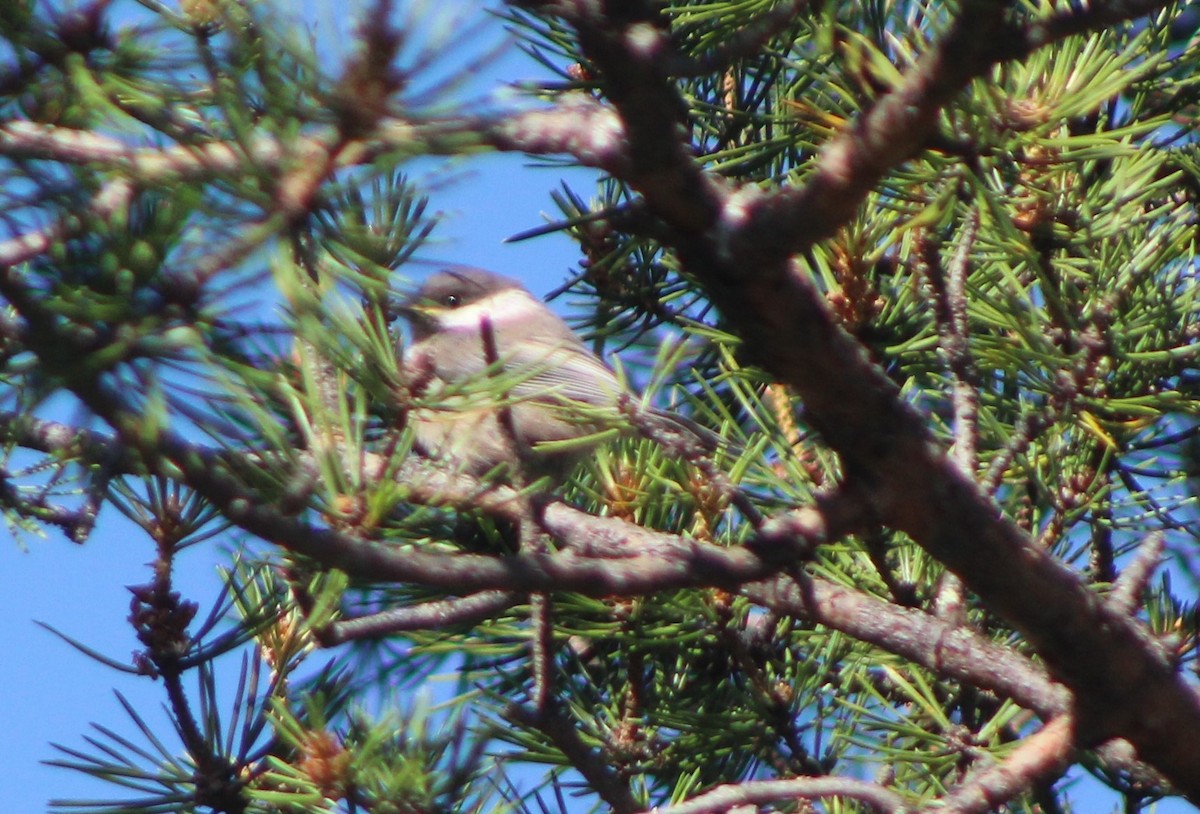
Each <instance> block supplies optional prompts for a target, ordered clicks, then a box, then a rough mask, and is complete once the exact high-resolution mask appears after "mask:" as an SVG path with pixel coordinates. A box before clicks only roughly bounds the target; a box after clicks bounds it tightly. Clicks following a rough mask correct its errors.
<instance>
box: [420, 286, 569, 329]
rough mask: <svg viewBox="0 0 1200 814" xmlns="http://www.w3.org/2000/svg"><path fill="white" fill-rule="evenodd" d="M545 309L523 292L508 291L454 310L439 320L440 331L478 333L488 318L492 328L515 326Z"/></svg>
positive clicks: (440, 316) (444, 314)
mask: <svg viewBox="0 0 1200 814" xmlns="http://www.w3.org/2000/svg"><path fill="white" fill-rule="evenodd" d="M543 308H545V306H544V305H542V304H541V303H540V302H538V301H537V300H535V299H534V298H533V297H532V296H530V295H529V294H527V293H526V292H524V291H518V290H516V289H510V290H508V291H502V292H500V293H499V294H494V295H492V296H490V297H486V298H484V299H482V300H480V301H479V302H473V303H471V304H470V305H464V306H463V307H462V308H455V309H453V310H450V311H446V312H445V313H443V314H441V315H439V316H438V322H439V323H440V325H441V327H442V329H443V330H449V331H461V330H470V331H477V330H479V326H480V325H481V324H482V323H483V319H484V317H487V318H488V319H489V320H490V321H491V323H492V327H494V328H497V329H498V328H501V327H504V326H506V325H517V324H520V323H522V322H525V321H526V320H529V319H532V318H534V317H536V316H537V315H538V314H539V313H540V312H541V311H542V309H543Z"/></svg>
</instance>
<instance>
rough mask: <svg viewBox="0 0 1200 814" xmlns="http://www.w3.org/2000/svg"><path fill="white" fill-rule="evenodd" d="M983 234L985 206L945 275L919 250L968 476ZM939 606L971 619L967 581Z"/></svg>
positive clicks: (940, 611)
mask: <svg viewBox="0 0 1200 814" xmlns="http://www.w3.org/2000/svg"><path fill="white" fill-rule="evenodd" d="M978 233H979V208H978V207H975V208H973V209H972V210H971V216H970V217H969V218H968V220H967V222H966V225H965V227H964V230H963V234H962V237H961V239H960V240H959V244H958V249H957V250H956V251H955V253H954V258H953V260H952V261H951V263H950V270H949V274H948V275H946V274H943V272H942V268H941V259H940V257H939V255H938V247H937V246H936V245H934V244H930V243H926V244H925V245H924V246H923V247H922V248H923V249H924V250H923V251H921V252H919V253H918V254H919V267H920V270H921V271H923V272H924V275H925V279H926V281H927V282H928V284H929V287H930V288H931V289H933V292H934V317H935V320H936V322H937V329H938V337H939V339H940V342H941V348H942V353H943V354H945V357H946V364H947V367H948V368H949V370H950V377H951V380H952V385H951V391H950V392H951V395H950V398H951V409H952V410H953V415H954V445H953V456H954V463H955V464H956V465H957V466H958V468H959V470H960V471H961V472H962V473H963V474H964V475H965V476H967V477H968V478H974V477H975V469H976V467H977V466H978V463H979V462H978V459H977V453H976V447H977V442H978V435H979V426H978V422H979V390H978V375H977V372H976V370H975V364H974V361H973V359H972V358H971V346H970V323H969V320H968V317H967V276H968V273H969V271H970V265H971V251H972V249H973V248H974V246H975V238H976V236H977V235H978ZM933 606H934V609H935V612H936V613H937V615H938V616H940V617H942V618H944V619H947V620H950V621H953V622H954V623H955V624H963V623H964V622H965V621H966V615H967V611H966V588H965V587H964V586H963V583H962V580H961V579H959V578H958V577H957V576H955V575H954V574H952V573H949V572H947V573H945V574H943V575H942V578H941V579H940V580H939V582H938V586H937V594H936V596H935V597H934V600H933Z"/></svg>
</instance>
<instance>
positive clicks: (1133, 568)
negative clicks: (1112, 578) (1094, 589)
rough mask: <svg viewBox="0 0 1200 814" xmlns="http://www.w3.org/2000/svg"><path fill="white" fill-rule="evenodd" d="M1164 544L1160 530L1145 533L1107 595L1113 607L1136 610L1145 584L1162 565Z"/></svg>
mask: <svg viewBox="0 0 1200 814" xmlns="http://www.w3.org/2000/svg"><path fill="white" fill-rule="evenodd" d="M1165 546H1166V536H1165V535H1164V534H1163V533H1162V532H1161V531H1155V532H1151V533H1150V534H1147V535H1146V539H1144V540H1142V543H1141V545H1139V546H1138V549H1137V554H1136V555H1134V558H1133V559H1132V560H1131V561H1130V563H1129V565H1127V566H1125V569H1124V570H1123V571H1121V575H1120V576H1119V577H1117V582H1116V584H1115V585H1113V589H1112V592H1111V593H1110V594H1109V595H1108V601H1109V603H1110V604H1111V605H1112V606H1113V607H1114V608H1117V609H1118V610H1120V611H1122V612H1123V613H1129V614H1132V613H1134V612H1136V611H1137V609H1138V608H1139V607H1140V606H1141V604H1142V595H1143V594H1144V593H1145V591H1146V586H1147V585H1149V584H1150V580H1151V579H1152V578H1153V577H1154V572H1155V571H1157V570H1158V567H1159V566H1160V565H1162V555H1163V548H1164V547H1165Z"/></svg>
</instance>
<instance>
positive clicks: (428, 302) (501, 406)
mask: <svg viewBox="0 0 1200 814" xmlns="http://www.w3.org/2000/svg"><path fill="white" fill-rule="evenodd" d="M398 311H399V313H400V316H402V317H404V318H405V320H406V321H407V322H408V324H409V326H410V333H411V341H410V342H409V343H407V344H406V345H405V346H404V347H403V350H402V364H401V370H402V375H403V377H404V380H405V384H406V386H407V388H408V390H409V392H410V393H411V394H415V395H416V396H417V398H416V400H415V402H414V406H413V408H412V409H410V410H409V412H408V424H409V426H410V427H411V428H412V430H413V439H414V446H415V448H416V449H417V451H418V452H419V453H421V454H422V455H424V456H426V457H429V458H432V459H436V460H440V461H442V462H443V463H445V464H447V465H449V466H450V467H451V468H453V469H455V470H457V471H461V472H465V473H466V474H469V475H472V476H475V477H483V476H484V475H486V474H488V473H491V472H493V471H494V470H496V469H497V468H498V467H504V468H506V469H508V470H509V471H516V472H519V473H523V474H524V475H526V476H529V477H541V476H543V475H557V476H560V477H562V476H564V473H565V472H566V471H567V470H569V468H570V467H571V466H572V465H573V464H574V463H575V462H576V461H577V459H578V458H579V457H580V456H581V455H582V454H584V453H585V452H587V451H588V450H589V449H592V448H594V447H595V446H596V445H597V444H599V443H601V442H602V441H603V440H604V438H605V437H607V436H606V432H605V431H606V430H612V429H621V428H623V427H624V426H628V425H629V418H628V414H629V412H630V411H631V410H640V411H642V414H643V415H644V416H646V418H647V422H646V423H647V425H648V426H651V427H653V428H655V430H656V431H657V432H661V433H663V434H664V435H670V436H671V437H679V435H680V434H681V433H682V434H683V435H685V436H687V437H689V438H694V439H696V440H698V441H699V442H700V443H701V444H702V446H704V447H707V446H709V445H711V443H712V442H713V441H712V438H711V437H710V436H712V433H710V432H708V431H707V430H704V429H703V428H699V427H698V426H696V425H694V423H693V422H691V421H689V420H687V419H684V418H682V417H680V416H676V415H675V414H673V413H667V412H664V411H660V410H657V409H653V408H645V407H641V406H640V405H638V402H637V400H636V399H634V398H632V397H631V396H632V394H630V392H629V391H628V390H627V388H626V387H625V386H624V384H623V383H622V382H621V381H620V379H618V377H617V375H616V374H615V373H614V372H613V370H612V369H611V368H610V367H609V366H608V365H606V364H605V363H604V362H603V361H601V360H600V359H599V358H598V357H597V356H596V355H595V354H594V353H592V352H591V350H590V349H589V348H588V347H587V345H585V344H584V343H583V340H582V339H580V337H579V336H578V335H577V334H576V333H575V332H574V331H573V330H571V328H570V327H569V326H568V325H567V324H566V322H564V321H563V320H562V318H561V317H559V316H558V315H557V314H555V313H554V312H553V311H552V310H550V308H549V307H547V306H546V304H545V303H543V302H542V301H541V300H540V299H538V298H537V297H536V296H534V295H533V294H532V293H531V292H530V291H529V290H528V289H527V288H525V286H524V285H522V284H521V283H520V282H519V281H517V280H515V279H513V278H511V277H506V276H503V275H501V274H496V273H494V272H491V271H486V270H484V269H478V268H471V267H455V268H448V269H444V270H441V271H439V272H437V273H435V274H433V275H432V276H430V277H429V278H428V279H427V280H426V281H425V283H424V284H423V285H421V286H420V288H419V289H418V290H417V291H416V292H415V293H414V294H413V295H411V296H410V297H409V298H407V299H406V300H405V301H404V302H403V303H402V304H400V306H399V308H398ZM488 377H493V378H494V381H493V382H492V383H489V384H486V385H484V386H478V385H479V384H480V383H482V382H485V381H486V380H487V378H488ZM472 385H475V386H472ZM657 432H655V434H657ZM611 434H612V433H608V434H607V435H608V436H611Z"/></svg>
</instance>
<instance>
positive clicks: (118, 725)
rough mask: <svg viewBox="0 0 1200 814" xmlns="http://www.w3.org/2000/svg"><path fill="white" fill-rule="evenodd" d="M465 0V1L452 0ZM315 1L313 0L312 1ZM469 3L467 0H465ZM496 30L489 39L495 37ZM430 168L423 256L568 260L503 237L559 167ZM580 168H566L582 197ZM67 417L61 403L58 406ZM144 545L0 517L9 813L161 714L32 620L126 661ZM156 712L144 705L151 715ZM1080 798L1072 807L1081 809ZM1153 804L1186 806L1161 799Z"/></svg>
mask: <svg viewBox="0 0 1200 814" xmlns="http://www.w3.org/2000/svg"><path fill="white" fill-rule="evenodd" d="M461 2H463V3H465V0H461ZM318 5H319V4H318ZM465 5H467V6H468V7H472V6H474V4H470V3H465ZM333 8H335V7H334V6H333V5H332V4H330V5H329V6H326V7H325V8H324V9H321V10H320V11H318V12H317V13H315V14H314V15H313V16H312V17H311V19H313V20H314V21H315V23H314V25H315V26H316V28H315V29H314V30H315V31H316V32H318V34H321V32H324V31H328V30H329V26H330V25H332V24H331V23H330V22H329V20H328V19H327V18H328V17H331V16H334V12H332V11H331V9H333ZM493 25H494V28H495V31H496V33H495V34H494V35H492V36H493V37H494V38H493V39H492V40H489V41H492V42H494V41H496V39H495V38H496V37H500V36H501V34H500V31H499V25H498V23H496V24H493ZM545 73H546V72H545V70H544V69H543V68H541V67H540V66H538V65H537V64H536V63H534V62H532V61H531V60H528V59H527V58H525V57H524V56H523V55H521V54H520V53H519V52H517V51H516V50H515V49H508V50H507V51H505V53H504V55H503V56H502V58H500V59H499V60H497V61H496V62H494V63H492V64H490V65H489V66H488V67H487V69H486V71H483V72H481V73H480V74H479V75H478V77H477V81H476V82H475V83H474V87H475V88H476V89H483V88H489V87H493V86H495V85H496V84H498V83H500V82H501V81H502V80H512V79H515V78H532V77H538V76H544V75H545ZM423 174H424V175H425V176H426V177H427V178H429V179H430V180H437V179H440V178H442V177H443V176H449V177H451V178H453V180H452V181H451V182H450V183H439V184H438V185H437V189H436V191H435V192H434V193H433V194H432V196H431V202H430V209H431V210H434V211H441V212H442V213H443V214H444V216H445V221H444V223H443V224H442V225H441V226H440V227H439V228H438V230H437V231H436V232H435V238H436V241H435V243H434V244H433V245H432V246H430V247H429V248H428V249H427V250H426V251H424V252H423V253H422V256H423V257H426V258H429V259H431V260H432V259H436V260H444V261H447V262H453V263H466V264H471V265H478V266H484V267H487V268H491V269H493V270H496V271H499V272H502V273H504V274H507V275H510V276H514V277H517V278H520V279H522V280H524V281H525V282H526V283H527V284H528V285H529V287H530V288H531V289H532V290H534V291H536V292H539V293H541V292H545V291H547V290H548V289H550V288H552V287H554V286H556V285H558V284H559V283H560V282H562V280H563V279H564V278H565V277H567V276H568V275H569V274H570V273H571V272H572V270H573V269H574V268H575V263H576V261H577V260H578V255H577V253H576V252H575V251H574V250H573V247H572V245H571V244H570V242H569V241H567V240H566V239H565V238H562V237H557V236H554V237H543V238H538V239H536V240H531V241H526V242H522V243H516V244H505V243H504V240H505V238H507V237H509V236H511V235H513V234H516V233H518V232H521V231H524V230H526V229H529V228H531V227H533V226H537V225H539V224H541V223H542V222H543V217H542V213H551V214H553V213H554V211H555V210H554V207H553V204H552V203H551V201H550V198H549V195H548V192H549V191H550V190H552V189H554V188H556V187H557V186H558V184H559V182H560V179H561V178H563V177H564V172H563V171H561V170H558V169H553V170H548V169H542V168H531V167H530V166H528V159H526V158H524V157H522V156H515V155H509V156H484V157H478V158H473V159H471V160H469V161H466V162H462V161H460V162H453V163H450V162H427V161H423V162H419V163H418V164H416V165H415V167H414V175H415V176H416V178H417V180H418V181H420V179H421V176H422V175H423ZM590 177H591V176H590V174H589V173H587V172H583V171H577V172H573V173H571V174H570V178H571V182H572V185H573V186H574V188H575V189H576V190H578V191H580V192H581V193H582V194H583V195H584V196H585V197H586V196H588V194H589V193H590V191H591V187H590V181H589V179H590ZM63 418H64V419H69V418H70V416H63ZM152 558H153V550H152V548H151V546H150V543H149V541H148V540H147V539H146V538H145V537H144V535H142V534H140V533H139V532H138V531H137V530H136V529H133V528H132V527H131V526H130V524H129V523H128V522H126V521H124V519H123V518H121V517H120V516H119V515H118V514H117V513H116V512H115V511H112V510H111V509H110V510H107V511H106V514H105V516H102V519H101V522H100V524H99V526H98V527H97V529H96V531H95V533H94V534H93V536H92V538H91V539H90V540H89V541H88V542H87V544H86V545H83V546H79V545H75V544H73V543H70V542H68V541H66V540H65V538H63V537H62V536H61V535H59V534H57V533H56V532H51V533H50V536H49V537H48V538H46V539H38V538H36V537H25V538H22V540H21V542H20V544H18V543H17V542H16V541H15V540H12V539H10V535H8V534H7V533H6V532H4V531H3V530H0V618H3V619H4V620H5V623H4V624H3V625H0V652H3V653H5V654H6V661H7V663H6V664H5V667H4V669H3V670H0V697H3V698H4V699H5V701H6V704H5V707H6V719H5V723H6V726H5V736H4V737H3V738H0V765H3V766H5V772H4V773H3V774H2V775H0V800H3V801H4V809H5V811H8V812H14V813H15V814H23V813H24V812H40V811H44V810H45V797H46V791H47V790H48V789H50V790H52V791H51V793H52V795H53V796H55V797H93V796H98V797H102V798H107V797H110V796H111V795H112V794H113V791H114V790H113V788H112V787H109V786H106V785H105V784H101V783H97V782H94V781H92V780H90V779H88V778H86V777H83V776H81V775H78V774H75V773H72V772H66V771H63V770H60V769H55V768H50V767H46V766H44V765H42V764H41V763H40V761H42V760H45V759H48V758H52V757H54V756H55V752H54V751H53V749H52V748H51V747H50V745H49V744H50V743H51V742H58V743H61V744H64V745H67V746H71V747H77V748H83V747H85V744H84V741H83V739H82V738H83V736H84V735H85V734H87V732H88V729H89V724H90V723H91V722H95V723H98V724H101V725H104V726H107V727H112V728H114V729H116V730H117V731H118V732H122V733H127V734H128V733H130V731H131V730H130V724H129V722H128V718H127V717H126V715H125V713H124V711H123V710H122V709H121V706H120V704H119V703H118V701H117V699H116V698H115V696H114V694H113V691H114V689H115V690H118V691H120V692H121V693H123V694H125V695H126V696H127V697H128V698H130V699H131V700H132V701H133V703H134V705H135V706H136V707H137V708H138V709H139V711H140V712H142V713H143V714H144V715H146V716H147V717H148V719H149V721H150V723H151V725H152V726H155V725H158V728H159V729H160V730H161V729H162V726H161V724H162V723H163V722H164V721H165V715H163V713H162V711H161V706H162V703H163V696H162V691H161V686H160V685H158V684H155V683H153V682H150V681H148V680H146V679H144V678H135V677H132V676H128V675H122V674H119V673H116V672H114V671H113V670H111V669H108V668H106V667H103V666H101V665H99V664H97V663H95V662H93V661H92V660H90V659H89V658H87V657H86V656H84V655H82V654H80V653H79V652H77V651H76V650H74V649H73V648H72V647H70V646H69V645H68V644H66V643H65V642H63V641H62V640H60V639H58V638H57V637H55V636H54V635H53V634H51V633H50V632H48V631H46V630H45V629H43V628H41V627H39V626H38V625H36V624H35V620H37V621H41V622H44V623H46V624H48V625H50V626H52V627H54V628H56V629H58V630H60V631H62V632H63V633H64V634H66V635H68V636H71V637H73V638H76V639H78V640H81V641H83V642H85V643H86V644H87V645H88V646H90V647H92V648H95V649H96V650H98V651H100V652H102V653H104V654H106V655H108V656H110V657H112V658H114V659H117V660H122V661H126V662H127V661H128V660H129V657H130V655H131V653H133V652H134V651H135V650H137V649H138V645H137V642H136V641H135V639H134V636H133V631H132V629H131V628H130V626H129V625H128V624H127V622H126V617H127V615H128V612H129V600H130V594H129V591H128V590H127V587H126V586H129V585H136V584H141V583H144V582H146V581H147V580H148V579H149V576H150V574H149V570H148V568H147V563H148V562H150V561H151V559H152ZM224 561H225V560H224V557H223V556H221V555H220V553H219V552H218V550H217V547H216V546H215V545H204V546H199V547H196V548H193V549H190V550H188V551H187V552H186V553H184V554H183V555H182V557H181V559H180V560H179V563H178V569H177V587H178V588H179V589H180V590H181V592H182V593H183V595H184V596H185V597H186V598H190V599H193V600H195V601H197V602H199V603H200V604H201V606H202V607H207V606H208V605H209V604H210V603H211V602H212V600H213V599H214V598H215V597H216V596H217V594H218V592H219V591H220V582H219V580H218V578H217V574H216V568H217V566H218V565H221V564H222V563H223V562H224ZM155 716H157V717H155ZM1080 802H1081V804H1082V803H1085V802H1087V803H1089V804H1090V805H1094V806H1095V807H1094V808H1092V809H1091V810H1092V811H1111V810H1113V798H1112V797H1107V796H1101V795H1093V794H1088V795H1086V796H1084V797H1082V798H1081V800H1080ZM1081 810H1085V809H1081ZM1159 810H1160V811H1162V812H1182V811H1192V810H1194V809H1192V808H1191V807H1190V806H1187V805H1185V804H1182V803H1177V802H1172V803H1170V804H1168V805H1164V806H1162V807H1160V809H1159Z"/></svg>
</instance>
